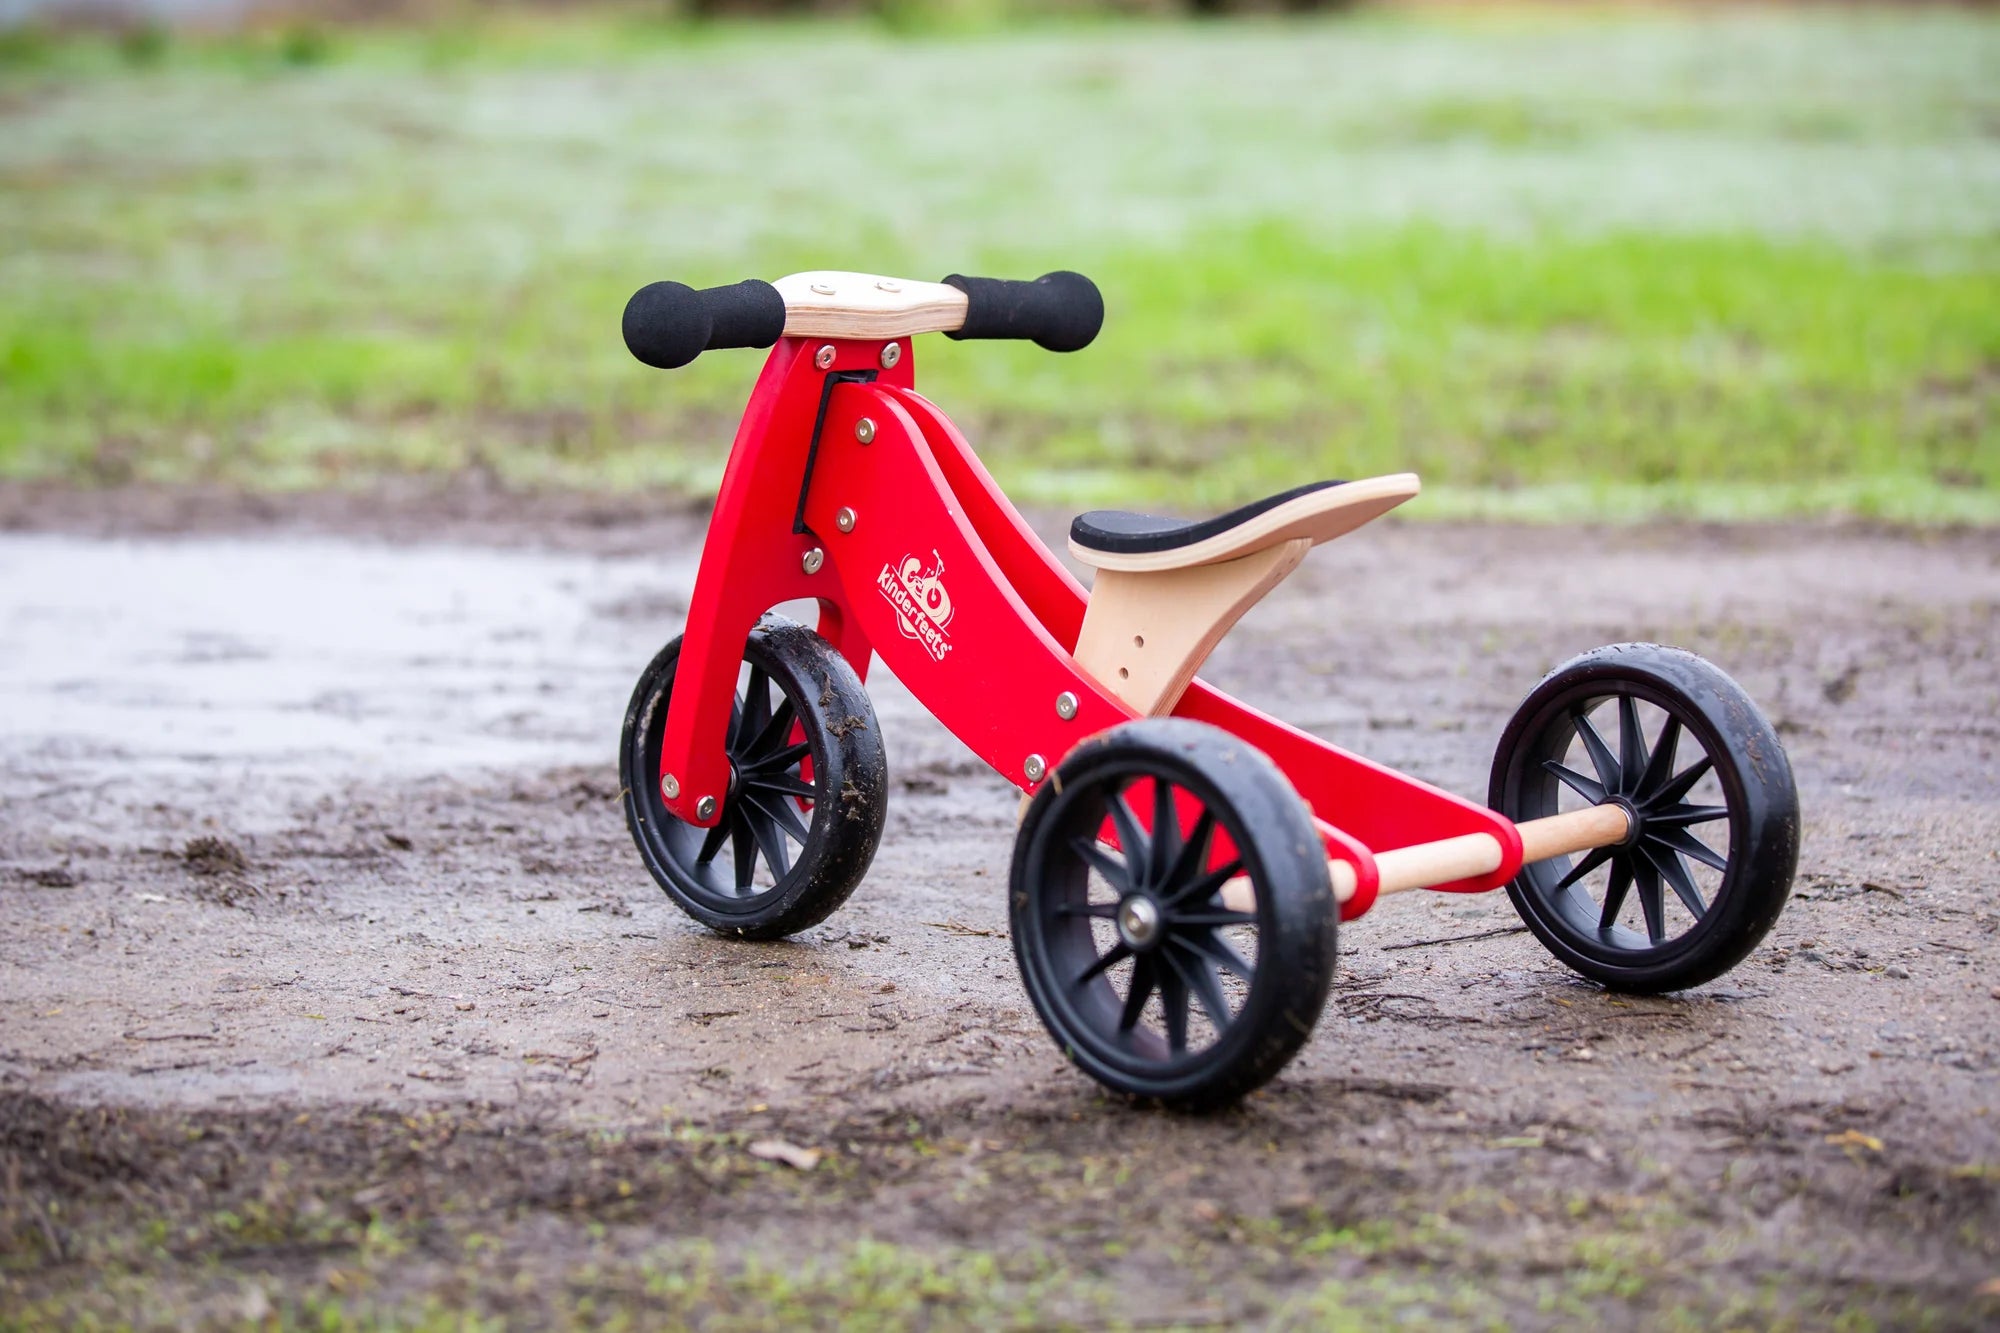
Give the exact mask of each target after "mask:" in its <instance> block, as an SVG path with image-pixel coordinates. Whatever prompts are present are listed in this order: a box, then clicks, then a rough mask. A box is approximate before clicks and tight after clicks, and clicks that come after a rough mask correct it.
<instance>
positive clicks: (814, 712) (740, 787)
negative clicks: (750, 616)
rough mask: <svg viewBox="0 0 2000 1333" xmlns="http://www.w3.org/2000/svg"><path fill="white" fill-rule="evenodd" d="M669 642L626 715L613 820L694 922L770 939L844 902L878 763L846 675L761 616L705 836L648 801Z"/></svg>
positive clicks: (874, 820)
mask: <svg viewBox="0 0 2000 1333" xmlns="http://www.w3.org/2000/svg"><path fill="white" fill-rule="evenodd" d="M680 648H681V641H680V640H679V639H675V640H674V641H673V642H672V643H670V644H668V645H667V646H666V647H665V648H663V649H661V651H660V654H659V656H657V657H655V658H654V659H653V662H652V665H650V666H648V667H647V668H646V671H645V674H643V675H642V676H640V678H639V684H638V688H636V689H635V690H634V691H633V692H632V702H631V704H630V706H629V707H628V708H627V709H626V711H625V731H624V737H623V740H622V742H621V744H620V747H619V756H618V767H619V778H620V780H621V782H622V784H623V787H624V797H625V821H626V824H627V825H628V826H629V827H630V828H631V830H632V839H633V841H634V842H636V843H637V844H638V845H639V854H640V856H641V857H642V858H643V859H644V860H645V863H646V869H647V870H649V871H651V872H652V875H653V878H654V879H655V880H657V881H658V882H659V885H660V887H661V888H663V889H665V890H666V891H667V894H668V895H669V896H670V897H672V898H673V900H674V901H675V902H677V903H679V904H680V905H681V906H682V907H683V908H684V909H686V911H687V912H688V914H689V915H690V916H692V917H694V918H695V919H696V920H698V921H700V922H702V923H703V924H705V925H708V926H711V927H713V928H714V929H716V930H719V931H723V932H726V933H728V934H731V935H741V936H746V937H748V938H751V939H776V938H778V937H780V936H784V935H791V934H794V933H796V932H798V931H801V930H804V929H806V928H807V927H808V926H813V925H817V924H818V923H820V922H821V921H824V920H825V919H826V918H827V917H828V916H829V915H831V914H832V913H833V911H834V909H835V908H837V907H839V906H840V905H841V904H842V903H843V902H845V901H847V898H848V895H849V894H851V893H853V892H854V889H855V886H856V885H858V884H859V883H860V882H861V877H862V875H864V874H865V873H866V872H867V870H868V863H869V862H870V861H872V860H873V859H874V857H875V847H876V844H877V843H878V842H880V841H881V837H882V820H883V816H884V814H885V813H886V811H887V804H888V799H887V798H888V773H889V770H888V762H887V760H886V759H885V757H884V755H883V751H882V734H881V731H880V730H879V729H878V728H877V727H876V725H875V713H874V710H873V709H872V708H870V707H869V703H868V695H867V693H866V692H865V691H864V690H863V689H862V687H861V682H860V681H859V680H858V679H857V678H856V677H855V675H854V670H853V668H851V667H850V666H848V664H847V663H846V661H845V660H843V659H842V658H841V656H840V655H839V654H838V653H836V652H834V651H833V649H832V647H830V646H829V645H828V644H827V642H826V640H824V639H822V638H820V637H819V635H817V634H815V633H813V632H812V631H811V630H809V629H807V628H806V627H805V626H803V625H800V624H798V623H797V622H795V621H791V620H787V619H785V618H784V617H782V616H776V615H767V616H765V617H764V619H763V621H762V622H761V623H759V624H758V626H757V628H756V629H754V630H753V631H751V634H750V638H749V641H748V642H747V643H746V644H745V646H744V653H743V668H742V670H741V672H740V673H739V675H738V687H737V695H736V703H735V707H734V708H733V710H732V711H731V715H730V719H729V731H728V740H727V745H728V750H729V764H730V771H731V777H730V783H729V791H728V793H727V794H726V795H725V796H724V798H723V803H722V817H721V818H720V819H719V820H718V821H717V822H716V824H715V825H714V826H713V827H712V828H700V827H697V826H696V825H693V824H688V823H685V822H683V821H682V820H680V819H678V818H676V817H675V816H674V815H672V814H670V813H669V812H668V811H667V808H666V804H665V802H664V801H663V800H662V799H661V797H660V788H659V783H660V742H661V738H662V736H663V735H664V733H665V731H666V725H667V700H668V698H669V697H670V696H671V694H672V692H673V686H674V670H675V667H676V666H677V665H678V664H679V662H680Z"/></svg>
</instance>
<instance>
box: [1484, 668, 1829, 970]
mask: <svg viewBox="0 0 2000 1333" xmlns="http://www.w3.org/2000/svg"><path fill="white" fill-rule="evenodd" d="M1607 802H1608V803H1613V804H1616V805H1619V806H1621V807H1623V808H1624V810H1625V812H1626V815H1627V816H1628V817H1629V818H1630V819H1631V821H1632V826H1633V827H1632V833H1631V836H1629V837H1628V838H1627V839H1626V840H1625V841H1624V842H1623V843H1620V844H1618V845H1615V846H1610V847H1599V848H1596V849H1595V850H1593V851H1590V852H1586V853H1583V854H1581V855H1579V856H1577V857H1574V858H1572V857H1567V856H1558V857H1553V858H1551V859H1549V860H1546V861H1538V862H1535V863H1533V864H1530V865H1525V866H1523V867H1522V868H1521V873H1520V874H1519V875H1518V876H1516V878H1515V880H1514V882H1513V884H1512V885H1510V886H1509V887H1508V890H1507V892H1508V894H1509V896H1511V897H1512V898H1513V900H1514V906H1515V908H1516V909H1517V910H1518V911H1519V912H1520V914H1521V919H1522V920H1523V921H1525V922H1526V923H1527V925H1528V928H1529V929H1530V930H1532V931H1534V933H1535V935H1536V936H1537V937H1538V938H1539V939H1540V940H1541V941H1542V943H1543V944H1544V945H1546V946H1547V947H1548V949H1549V951H1550V952H1551V953H1553V954H1554V955H1555V956H1556V957H1557V958H1559V959H1561V960H1562V961H1563V962H1564V963H1566V964H1567V965H1569V966H1570V967H1571V968H1574V969H1575V970H1576V971H1578V972H1580V973H1582V974H1583V975H1584V976H1586V977H1589V978H1591V979H1592V980H1593V981H1597V982H1599V983H1601V984H1603V985H1605V986H1608V987H1610V988H1611V989H1613V990H1621V991H1633V992H1638V993H1642V994H1652V993H1657V992H1661V991H1672V990H1682V989H1685V988H1686V987H1689V986H1698V985H1700V984H1702V983H1703V982H1705V981H1711V980H1713V979H1715V978H1716V977H1719V976H1721V975H1722V974H1723V973H1724V972H1727V971H1728V970H1729V969H1730V968H1732V967H1734V966H1736V964H1737V963H1739V962H1741V961H1742V960H1743V958H1744V957H1745V956H1746V955H1747V954H1748V953H1749V952H1750V951H1751V950H1752V949H1753V948H1755V947H1756V946H1757V943H1758V941H1760V940H1762V939H1763V938H1764V936H1765V934H1766V933H1767V932H1768V931H1769V930H1770V929H1771V927H1772V925H1773V924H1775V923H1776V921H1777V919H1778V913H1779V912H1780V911H1782V910H1783V909H1784V906H1785V899H1786V898H1787V897H1788V896H1789V894H1790V893H1791V886H1792V875H1793V872H1794V871H1795V870H1796V869H1797V867H1798V856H1799V795H1798V789H1797V787H1796V786H1794V784H1793V781H1792V768H1791V763H1790V761H1789V760H1787V759H1786V757H1785V749H1784V746H1782V745H1781V744H1779V742H1778V735H1777V732H1775V731H1774V730H1772V728H1771V724H1770V723H1769V722H1768V721H1767V720H1765V717H1764V714H1763V713H1762V712H1760V711H1759V710H1758V708H1757V705H1756V704H1754V703H1752V702H1751V700H1750V697H1749V696H1748V695H1747V694H1745V693H1744V692H1743V690H1742V688H1741V687H1740V686H1738V685H1737V684H1736V682H1735V681H1733V680H1731V679H1730V678H1729V677H1728V676H1727V675H1726V674H1724V673H1723V671H1722V670H1721V668H1719V667H1717V666H1715V665H1714V664H1712V663H1710V662H1707V661H1704V660H1703V659H1702V658H1699V657H1696V656H1695V655H1694V654H1693V653H1689V652H1684V651H1682V650H1681V649H1679V648H1666V647H1662V646H1660V645H1659V644H1653V643H1624V644H1616V645H1614V646H1612V647H1609V648H1599V649H1597V650H1596V651H1594V652H1589V653H1585V654H1583V655H1582V656H1581V657H1577V658H1573V659H1571V660H1570V661H1568V662H1565V663H1564V664H1563V665H1562V666H1560V667H1557V668H1556V669H1555V670H1554V671H1552V672H1550V673H1549V675H1548V676H1547V677H1545V678H1544V679H1543V680H1542V682H1541V684H1539V685H1537V686H1536V687H1535V689H1534V691H1533V692H1532V693H1530V694H1529V695H1528V697H1527V699H1526V700H1525V701H1524V702H1523V703H1522V704H1521V707H1520V708H1519V709H1518V710H1517V711H1516V712H1515V714H1514V717H1513V720H1512V721H1510V722H1509V723H1508V724H1507V729H1506V731H1505V732H1504V733H1503V734H1502V736H1501V738H1500V747H1499V749H1498V751H1497V752H1496V753H1495V754H1494V757H1493V778H1492V784H1491V787H1490V788H1489V792H1488V803H1489V804H1490V805H1491V806H1492V807H1493V808H1494V809H1495V810H1498V811H1500V812H1501V813H1502V814H1504V815H1506V816H1507V817H1508V818H1509V819H1512V820H1514V821H1515V822H1516V823H1519V822H1521V821H1524V820H1529V819H1540V818H1542V817H1544V816H1546V815H1553V814H1560V813H1564V812H1567V811H1569V810H1573V809H1578V808H1581V807H1583V806H1587V805H1598V804H1604V803H1607Z"/></svg>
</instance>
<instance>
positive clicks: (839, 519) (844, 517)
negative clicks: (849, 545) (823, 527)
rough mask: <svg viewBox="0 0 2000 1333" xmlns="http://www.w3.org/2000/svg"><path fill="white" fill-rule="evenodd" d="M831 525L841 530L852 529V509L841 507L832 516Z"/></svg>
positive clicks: (850, 530) (847, 530)
mask: <svg viewBox="0 0 2000 1333" xmlns="http://www.w3.org/2000/svg"><path fill="white" fill-rule="evenodd" d="M833 526H835V527H836V528H839V529H840V530H841V531H842V532H852V531H854V511H853V510H852V509H848V508H845V507H843V508H842V509H841V511H840V512H839V513H837V514H835V515H834V516H833Z"/></svg>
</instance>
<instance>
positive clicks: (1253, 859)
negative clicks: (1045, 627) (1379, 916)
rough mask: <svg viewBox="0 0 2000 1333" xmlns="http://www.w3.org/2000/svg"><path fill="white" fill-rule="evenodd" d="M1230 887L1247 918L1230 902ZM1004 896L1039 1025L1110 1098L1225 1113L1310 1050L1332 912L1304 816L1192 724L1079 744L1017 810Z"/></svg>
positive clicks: (1325, 980) (1226, 743) (1245, 752)
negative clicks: (1246, 904) (1243, 892)
mask: <svg viewBox="0 0 2000 1333" xmlns="http://www.w3.org/2000/svg"><path fill="white" fill-rule="evenodd" d="M1141 812H1144V813H1143V819H1142V815H1141ZM1232 881H1238V884H1237V886H1236V889H1233V890H1232V892H1231V895H1230V896H1231V898H1232V900H1233V899H1235V898H1237V897H1238V896H1239V895H1238V892H1237V890H1240V888H1241V887H1243V886H1244V884H1245V883H1246V882H1247V887H1248V888H1249V889H1251V890H1252V891H1253V892H1254V895H1255V905H1254V908H1251V909H1249V910H1243V909H1242V908H1240V907H1231V906H1229V905H1227V904H1225V902H1224V886H1225V885H1226V884H1230V883H1231V882H1232ZM1010 898H1011V904H1012V921H1013V936H1014V956H1015V959H1016V960H1017V961H1018V962H1019V963H1020V966H1021V976H1022V978H1023V980H1025V981H1026V983H1027V987H1028V996H1029V998H1030V999H1031V1000H1033V1002H1034V1005H1035V1010H1036V1012H1037V1013H1039V1014H1040V1015H1041V1017H1042V1022H1043V1024H1044V1025H1045V1026H1046V1027H1047V1028H1048V1030H1049V1033H1050V1035H1052V1036H1053V1037H1054V1038H1055V1039H1056V1042H1057V1044H1058V1045H1060V1046H1061V1047H1062V1048H1063V1050H1064V1052H1065V1053H1066V1054H1067V1055H1068V1056H1069V1058H1070V1059H1071V1060H1073V1061H1074V1062H1075V1063H1076V1064H1077V1065H1078V1066H1080V1067H1081V1068H1082V1069H1083V1071H1084V1072H1085V1073H1087V1074H1089V1075H1090V1076H1091V1077H1092V1078H1094V1079H1096V1080H1097V1081H1098V1082H1100V1083H1102V1084H1104V1085H1105V1086H1106V1087H1108V1088H1111V1089H1112V1090H1114V1091H1116V1092H1122V1093H1129V1094H1131V1095H1134V1096H1139V1097H1151V1098H1158V1099H1159V1100H1161V1101H1163V1102H1166V1103H1169V1104H1171V1105H1175V1106H1179V1107H1184V1108H1187V1109H1192V1110H1201V1109H1206V1108H1210V1107H1215V1106H1220V1105H1223V1104H1226V1103H1228V1102H1232V1101H1234V1100H1236V1099H1237V1098H1239V1097H1241V1096H1243V1094H1245V1093H1247V1092H1249V1091H1250V1090H1251V1089H1252V1088H1255V1087H1257V1086H1258V1085H1259V1084H1262V1083H1263V1082H1265V1081H1266V1080H1267V1079H1269V1078H1270V1077H1271V1076H1272V1075H1274V1074H1276V1073H1277V1072H1278V1070H1279V1069H1281V1068H1283V1067H1284V1064H1285V1062H1286V1061H1287V1060H1289V1059H1291V1058H1292V1056H1293V1055H1294V1054H1295V1053H1296V1052H1297V1051H1298V1049H1299V1047H1300V1046H1302V1045H1304V1044H1305V1040H1306V1038H1307V1036H1309V1035H1310V1034H1311V1032H1312V1026H1313V1023H1314V1022H1315V1021H1316V1020H1317V1019H1318V1018H1319V1013H1320V1009H1321V1007H1322V1006H1324V1005H1325V1003H1326V994H1327V987H1328V986H1329V985H1330V984H1331V983H1332V980H1333V961H1334V927H1335V923H1336V921H1337V920H1338V917H1339V913H1338V910H1337V909H1336V906H1335V903H1334V898H1333V889H1332V886H1331V884H1330V883H1329V882H1328V878H1327V869H1326V849H1325V846H1324V844H1323V843H1321V841H1320V839H1319V835H1318V833H1317V832H1315V830H1314V828H1313V822H1312V818H1311V816H1310V814H1309V813H1308V812H1307V810H1306V807H1305V803H1304V802H1302V801H1301V800H1300V799H1299V797H1298V795H1297V793H1295V792H1294V791H1293V790H1292V787H1291V784H1290V783H1288V782H1286V781H1285V779H1284V776H1283V775H1282V774H1280V773H1279V772H1278V770H1277V768H1276V767H1275V766H1273V765H1272V763H1271V762H1270V760H1268V759H1267V758H1265V757H1264V756H1263V755H1262V754H1261V753H1259V752H1258V751H1257V750H1255V749H1253V748H1251V747H1250V746H1248V745H1245V744H1244V743H1243V742H1241V741H1239V740H1237V739H1236V738H1235V737H1233V736H1231V735H1229V734H1228V733H1227V732H1224V731H1221V730H1219V729H1217V728H1215V727H1210V726H1205V725H1203V724H1201V723H1197V722H1185V721H1177V720H1173V719H1166V718H1156V719H1148V720H1145V721H1140V722H1131V723H1127V724H1126V725H1124V726H1121V727H1115V728H1113V729H1111V730H1110V731H1107V732H1105V733H1104V734H1102V735H1100V736H1097V737H1094V738H1092V739H1090V740H1088V741H1085V742H1084V743H1083V744H1081V745H1079V746H1077V747H1076V749H1075V750H1073V751H1072V752H1071V753H1070V755H1069V757H1068V758H1066V759H1065V760H1064V761H1063V762H1062V764H1061V766H1060V767H1059V768H1057V770H1056V772H1055V774H1054V775H1053V776H1052V777H1051V779H1050V780H1049V781H1047V782H1045V783H1043V784H1042V787H1041V790H1039V791H1038V792H1036V794H1035V799H1034V801H1033V802H1032V803H1031V804H1030V805H1029V807H1028V813H1027V817H1026V818H1025V819H1024V820H1023V821H1022V823H1021V831H1020V834H1019V836H1018V837H1017V838H1016V840H1015V843H1014V866H1013V876H1012V884H1011V894H1010Z"/></svg>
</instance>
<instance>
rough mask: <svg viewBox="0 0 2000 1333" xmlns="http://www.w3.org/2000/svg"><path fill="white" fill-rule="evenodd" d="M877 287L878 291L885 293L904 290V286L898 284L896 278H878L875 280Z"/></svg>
mask: <svg viewBox="0 0 2000 1333" xmlns="http://www.w3.org/2000/svg"><path fill="white" fill-rule="evenodd" d="M875 287H876V289H877V290H878V291H884V292H900V291H902V290H903V284H902V283H900V282H897V281H896V280H895V279H894V278H877V279H875Z"/></svg>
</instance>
